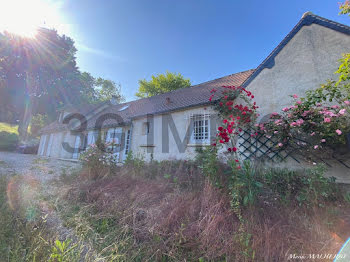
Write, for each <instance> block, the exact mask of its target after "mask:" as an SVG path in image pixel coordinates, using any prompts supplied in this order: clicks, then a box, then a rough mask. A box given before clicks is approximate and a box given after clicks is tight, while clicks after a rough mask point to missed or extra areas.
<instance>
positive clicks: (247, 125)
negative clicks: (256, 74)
mask: <svg viewBox="0 0 350 262" xmlns="http://www.w3.org/2000/svg"><path fill="white" fill-rule="evenodd" d="M223 88H224V89H223V90H222V91H221V92H222V96H221V98H220V99H218V100H217V101H215V109H216V111H217V112H218V114H219V117H220V119H223V120H222V124H221V125H220V126H219V127H218V132H217V135H216V140H215V142H214V143H213V146H224V145H225V146H226V149H227V151H228V152H229V153H232V156H233V157H234V158H235V162H236V163H238V162H239V161H238V152H237V147H236V141H237V139H236V137H237V135H239V134H240V133H241V132H242V131H243V130H249V129H251V128H253V127H254V123H255V121H256V118H257V117H258V114H257V112H256V110H257V109H258V106H257V105H256V102H254V101H253V99H254V95H253V94H252V93H251V92H250V91H248V90H246V89H245V88H243V87H235V86H224V87H223ZM211 92H212V95H211V96H210V98H209V100H210V101H211V100H212V98H213V97H214V94H215V93H216V92H217V90H216V89H213V90H212V91H211ZM251 135H252V136H255V135H257V133H256V132H253V133H252V134H251ZM237 168H240V166H239V165H238V166H237Z"/></svg>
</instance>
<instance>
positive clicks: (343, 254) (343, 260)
mask: <svg viewBox="0 0 350 262" xmlns="http://www.w3.org/2000/svg"><path fill="white" fill-rule="evenodd" d="M348 261H350V238H348V240H346V242H345V243H344V245H343V246H342V248H341V249H340V250H339V252H338V254H337V256H336V257H335V259H334V262H348Z"/></svg>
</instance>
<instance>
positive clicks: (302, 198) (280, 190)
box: [262, 165, 340, 206]
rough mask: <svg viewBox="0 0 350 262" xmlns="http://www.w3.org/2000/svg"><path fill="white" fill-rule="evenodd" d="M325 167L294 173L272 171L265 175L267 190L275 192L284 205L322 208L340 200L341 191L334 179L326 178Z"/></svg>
mask: <svg viewBox="0 0 350 262" xmlns="http://www.w3.org/2000/svg"><path fill="white" fill-rule="evenodd" d="M324 172H325V168H324V166H322V165H320V166H316V167H314V168H311V169H306V170H298V171H292V170H288V169H270V170H268V171H267V172H266V173H263V176H262V181H263V183H264V185H265V188H268V189H270V190H271V191H272V192H274V193H275V194H276V195H277V196H278V197H279V199H280V201H282V202H284V203H290V202H292V201H296V202H297V203H298V204H299V205H319V206H322V205H323V204H324V203H325V202H327V201H334V200H337V199H339V197H340V194H339V189H338V186H337V185H336V184H335V179H334V178H326V177H325V176H324Z"/></svg>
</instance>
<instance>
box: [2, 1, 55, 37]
mask: <svg viewBox="0 0 350 262" xmlns="http://www.w3.org/2000/svg"><path fill="white" fill-rule="evenodd" d="M57 3H58V2H53V1H49V0H5V1H1V15H0V32H4V31H7V32H9V33H14V34H18V35H21V36H25V37H34V36H35V34H36V32H37V29H38V27H51V28H52V27H53V28H56V27H57V26H59V24H60V16H59V14H58V7H57Z"/></svg>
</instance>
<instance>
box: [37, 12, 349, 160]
mask: <svg viewBox="0 0 350 262" xmlns="http://www.w3.org/2000/svg"><path fill="white" fill-rule="evenodd" d="M348 52H350V27H348V26H346V25H342V24H339V23H336V22H333V21H330V20H327V19H325V18H322V17H319V16H316V15H313V14H312V13H306V14H304V15H303V17H302V18H301V20H300V21H299V22H298V24H297V25H296V26H295V27H294V28H293V29H292V31H291V32H290V33H289V34H288V35H287V36H286V37H285V38H284V39H283V40H282V42H281V43H280V44H279V45H278V46H277V47H276V48H275V49H274V50H273V51H272V53H271V54H270V55H269V56H268V57H267V58H266V59H265V60H264V61H263V62H262V63H261V64H260V65H259V66H258V67H257V68H256V69H253V70H247V71H244V72H239V73H236V74H232V75H229V76H225V77H222V78H219V79H215V80H212V81H209V82H205V83H202V84H199V85H195V86H191V87H189V88H184V89H180V90H176V91H173V92H169V93H165V94H161V95H157V96H154V97H150V98H144V99H139V100H135V101H131V102H127V103H123V104H116V103H114V102H113V101H111V102H109V103H103V104H100V105H94V106H86V107H85V108H81V107H79V108H74V107H73V108H66V109H65V110H63V111H62V112H61V114H60V116H59V119H57V121H55V122H54V123H51V124H50V125H48V126H46V127H45V128H43V130H42V131H41V139H40V146H39V150H38V154H39V155H42V156H47V157H55V158H62V159H78V158H79V154H80V152H81V151H83V150H85V149H86V148H87V147H88V146H89V145H90V144H93V143H95V142H96V140H97V138H98V137H99V136H100V138H101V139H102V140H104V141H106V142H111V141H114V143H115V148H113V149H112V150H113V152H114V154H115V156H116V158H117V159H118V161H119V162H123V160H124V159H125V158H126V155H127V154H128V152H130V151H132V152H133V154H136V155H140V156H142V157H143V158H145V160H147V161H150V160H152V159H155V160H169V159H192V158H194V157H195V155H196V148H198V147H202V146H208V145H210V144H211V140H212V139H214V138H215V135H216V130H217V125H218V121H220V120H219V119H217V114H216V112H215V111H214V109H213V106H212V104H211V102H209V97H210V91H211V90H212V89H213V88H220V87H222V86H244V87H245V88H247V89H248V90H250V91H251V92H252V93H253V94H254V95H255V101H256V102H257V105H258V106H259V114H260V119H259V121H260V120H261V119H263V118H264V116H268V115H269V114H271V113H272V112H275V111H279V110H281V108H283V107H285V106H287V105H290V103H291V99H290V95H292V94H298V95H300V96H303V95H304V94H305V91H307V90H310V89H315V88H317V87H319V85H320V84H321V83H324V82H325V81H326V80H327V79H332V78H333V79H334V78H335V77H336V76H335V75H334V72H335V71H336V69H337V66H338V63H337V61H338V60H339V59H340V58H341V55H342V53H348ZM215 98H218V97H215ZM214 100H215V99H214ZM69 118H71V120H72V121H68V120H69ZM68 122H69V123H70V124H67V123H68ZM72 130H73V131H72ZM77 148H80V149H77Z"/></svg>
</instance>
